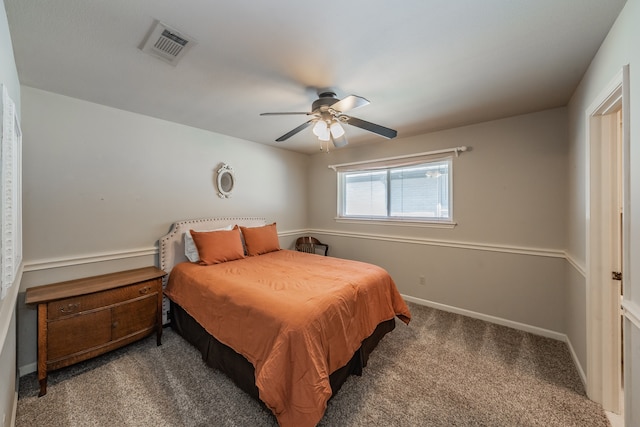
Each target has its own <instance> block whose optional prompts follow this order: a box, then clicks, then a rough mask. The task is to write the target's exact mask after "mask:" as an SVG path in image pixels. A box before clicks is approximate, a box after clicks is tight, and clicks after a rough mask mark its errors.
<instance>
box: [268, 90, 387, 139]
mask: <svg viewBox="0 0 640 427" xmlns="http://www.w3.org/2000/svg"><path fill="white" fill-rule="evenodd" d="M318 97H319V98H318V99H317V100H315V101H314V102H313V104H311V112H281V113H262V114H260V115H261V116H281V115H294V114H304V115H307V116H313V118H311V119H309V120H308V121H306V122H304V123H303V124H301V125H300V126H298V127H297V128H295V129H293V130H291V131H289V132H287V133H285V134H284V135H282V136H281V137H280V138H278V139H276V141H278V142H282V141H285V140H287V139H289V138H291V137H292V136H293V135H295V134H297V133H298V132H300V131H302V130H304V129H306V128H307V127H309V126H311V125H314V126H313V133H314V134H315V135H316V136H317V137H318V139H320V141H331V142H333V145H335V146H336V147H343V146H345V145H347V143H348V141H347V138H346V136H345V132H344V129H343V128H342V125H343V124H348V125H351V126H356V127H359V128H361V129H364V130H367V131H369V132H373V133H375V134H378V135H380V136H383V137H385V138H388V139H391V138H395V137H396V135H397V134H398V132H396V131H395V130H393V129H389V128H387V127H384V126H380V125H377V124H375V123H371V122H367V121H366V120H362V119H359V118H357V117H353V116H348V115H346V114H344V113H345V112H346V111H350V110H353V109H355V108H359V107H364V106H365V105H368V104H369V101H368V100H366V99H365V98H363V97H361V96H357V95H349V96H347V97H346V98H343V99H342V100H340V99H337V98H336V94H335V93H334V92H332V91H331V90H319V91H318Z"/></svg>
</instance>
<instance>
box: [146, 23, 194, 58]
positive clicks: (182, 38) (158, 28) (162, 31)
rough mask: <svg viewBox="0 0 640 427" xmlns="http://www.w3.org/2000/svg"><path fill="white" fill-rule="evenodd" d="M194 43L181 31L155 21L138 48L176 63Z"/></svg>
mask: <svg viewBox="0 0 640 427" xmlns="http://www.w3.org/2000/svg"><path fill="white" fill-rule="evenodd" d="M194 44H195V40H193V39H192V38H191V37H189V36H187V35H186V34H184V33H183V32H181V31H178V30H175V29H173V28H171V27H169V26H168V25H166V24H164V23H162V22H160V21H156V22H155V23H154V25H153V27H152V28H151V30H150V32H149V34H148V35H147V37H146V39H145V40H144V41H143V42H142V46H141V47H140V49H141V50H142V51H143V52H146V53H148V54H150V55H153V56H155V57H156V58H159V59H162V60H163V61H165V62H168V63H169V64H171V65H176V63H177V62H178V61H179V60H180V58H182V57H183V56H184V54H185V53H186V52H187V51H188V50H189V49H190V48H191V46H193V45H194Z"/></svg>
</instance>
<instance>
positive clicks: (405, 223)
mask: <svg viewBox="0 0 640 427" xmlns="http://www.w3.org/2000/svg"><path fill="white" fill-rule="evenodd" d="M334 219H335V221H336V222H339V223H343V224H371V225H393V226H398V227H425V228H454V227H455V226H456V225H458V223H457V222H454V221H429V220H413V221H412V220H406V219H380V218H342V217H335V218H334Z"/></svg>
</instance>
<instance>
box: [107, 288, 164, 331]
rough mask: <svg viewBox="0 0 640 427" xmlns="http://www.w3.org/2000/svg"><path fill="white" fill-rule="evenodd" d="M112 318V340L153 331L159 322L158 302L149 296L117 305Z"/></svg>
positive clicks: (153, 296)
mask: <svg viewBox="0 0 640 427" xmlns="http://www.w3.org/2000/svg"><path fill="white" fill-rule="evenodd" d="M111 316H112V317H111V324H112V326H113V329H112V334H111V339H112V340H117V339H120V338H124V337H126V336H127V335H131V334H135V333H138V332H140V331H146V330H149V329H153V328H154V327H155V325H156V324H157V321H158V300H157V298H156V297H155V295H148V296H145V297H142V298H139V299H136V300H133V301H130V302H127V303H125V304H120V305H117V306H115V307H113V309H112V311H111Z"/></svg>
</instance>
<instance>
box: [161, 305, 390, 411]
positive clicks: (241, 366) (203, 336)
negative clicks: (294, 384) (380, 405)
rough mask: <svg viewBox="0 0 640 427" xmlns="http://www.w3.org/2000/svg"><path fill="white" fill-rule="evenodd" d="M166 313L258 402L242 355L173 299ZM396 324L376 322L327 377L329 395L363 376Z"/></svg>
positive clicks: (212, 362) (207, 360) (204, 355)
mask: <svg viewBox="0 0 640 427" xmlns="http://www.w3.org/2000/svg"><path fill="white" fill-rule="evenodd" d="M169 314H170V319H171V327H172V329H174V330H175V331H176V332H177V333H178V334H179V335H181V336H182V337H183V338H184V339H186V340H187V341H188V342H190V343H191V344H192V345H194V346H195V347H196V348H197V349H198V350H199V351H200V353H201V354H202V359H203V360H204V361H205V363H206V364H207V365H208V366H210V367H212V368H215V369H218V370H220V371H222V372H224V373H225V374H226V375H227V376H228V377H229V378H230V379H231V380H233V382H234V383H235V384H236V385H237V386H238V387H239V388H240V389H242V390H243V391H245V392H246V393H248V394H249V395H251V396H252V397H254V398H255V399H257V400H258V401H260V398H259V392H258V387H256V384H255V376H254V368H253V365H252V364H251V363H250V362H249V361H248V360H247V359H246V358H245V357H244V356H242V355H241V354H239V353H236V352H235V351H234V350H233V349H231V348H230V347H228V346H227V345H225V344H222V343H221V342H220V341H218V340H217V339H215V338H214V337H213V336H211V335H209V333H208V332H207V331H206V330H205V329H204V328H203V327H202V326H201V325H200V324H199V323H198V322H197V321H196V320H195V319H194V318H193V317H191V316H190V315H189V314H188V313H187V312H186V311H184V309H182V307H180V306H179V305H178V304H176V303H174V302H173V301H171V309H170V312H169ZM395 326H396V324H395V318H394V319H390V320H387V321H384V322H382V323H380V324H378V327H377V328H376V329H375V331H374V332H373V334H371V335H370V336H369V337H368V338H366V339H365V340H364V341H363V342H362V345H361V346H360V348H359V349H358V350H356V352H355V353H354V355H353V357H352V358H351V360H350V361H349V363H347V364H346V365H345V366H343V367H342V368H340V369H338V370H336V371H335V372H333V373H332V374H331V375H330V376H329V382H330V383H331V391H332V396H335V394H336V393H337V392H338V390H340V387H341V386H342V384H344V382H345V381H346V380H347V378H348V377H349V375H362V369H363V368H364V367H365V366H367V361H368V360H369V355H370V354H371V352H372V351H373V349H375V348H376V346H377V345H378V343H379V342H380V340H381V339H382V337H384V336H385V335H386V334H387V333H389V332H391V331H392V330H393V329H394V328H395Z"/></svg>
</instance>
